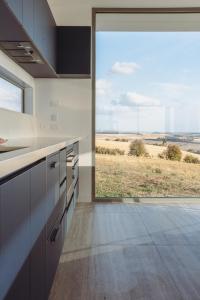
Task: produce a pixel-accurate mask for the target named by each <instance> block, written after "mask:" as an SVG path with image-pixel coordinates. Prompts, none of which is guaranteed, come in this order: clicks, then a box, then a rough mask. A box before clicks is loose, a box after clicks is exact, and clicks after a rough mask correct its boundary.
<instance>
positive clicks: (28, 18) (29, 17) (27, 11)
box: [19, 0, 35, 38]
mask: <svg viewBox="0 0 200 300" xmlns="http://www.w3.org/2000/svg"><path fill="white" fill-rule="evenodd" d="M19 1H20V0H19ZM34 1H35V0H23V16H22V23H23V27H24V28H25V30H26V32H27V33H28V34H29V35H30V37H31V38H33V37H34V23H35V22H34Z"/></svg>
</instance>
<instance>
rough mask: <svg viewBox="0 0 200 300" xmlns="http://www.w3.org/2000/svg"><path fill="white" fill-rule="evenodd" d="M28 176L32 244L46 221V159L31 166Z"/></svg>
mask: <svg viewBox="0 0 200 300" xmlns="http://www.w3.org/2000/svg"><path fill="white" fill-rule="evenodd" d="M30 177H31V185H30V238H31V246H33V245H34V243H35V242H36V240H37V238H38V236H39V235H40V233H41V231H42V229H43V228H44V226H45V224H46V222H47V216H46V210H47V205H48V198H47V196H46V161H42V162H40V163H39V164H37V165H36V166H34V167H33V168H31V170H30Z"/></svg>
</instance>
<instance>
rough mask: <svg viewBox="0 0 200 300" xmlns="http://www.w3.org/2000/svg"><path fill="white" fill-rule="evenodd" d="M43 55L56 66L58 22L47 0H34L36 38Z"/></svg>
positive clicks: (36, 43) (35, 40)
mask: <svg viewBox="0 0 200 300" xmlns="http://www.w3.org/2000/svg"><path fill="white" fill-rule="evenodd" d="M33 40H34V42H35V45H36V47H37V48H38V49H39V50H40V52H41V54H42V55H43V57H44V58H45V59H46V60H47V61H48V62H49V63H50V65H51V66H52V67H53V68H55V67H56V24H55V21H54V18H53V15H52V13H51V11H50V8H49V5H48V2H47V1H46V0H34V38H33Z"/></svg>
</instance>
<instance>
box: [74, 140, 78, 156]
mask: <svg viewBox="0 0 200 300" xmlns="http://www.w3.org/2000/svg"><path fill="white" fill-rule="evenodd" d="M73 151H74V154H75V155H78V154H79V142H77V143H74V144H73Z"/></svg>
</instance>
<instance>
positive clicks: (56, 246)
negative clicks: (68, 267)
mask: <svg viewBox="0 0 200 300" xmlns="http://www.w3.org/2000/svg"><path fill="white" fill-rule="evenodd" d="M62 246H63V226H62V222H60V220H58V221H57V222H56V223H55V224H54V226H53V228H52V230H51V232H50V234H49V236H48V238H47V240H46V287H47V298H46V299H48V295H49V292H50V289H51V286H52V283H53V280H54V276H55V273H56V269H57V266H58V263H59V258H60V255H61V252H62Z"/></svg>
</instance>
